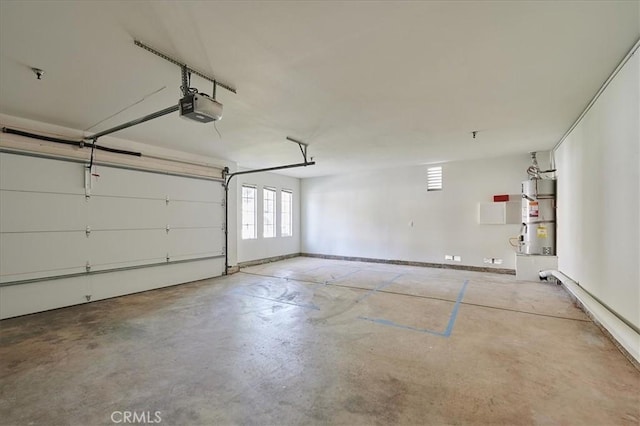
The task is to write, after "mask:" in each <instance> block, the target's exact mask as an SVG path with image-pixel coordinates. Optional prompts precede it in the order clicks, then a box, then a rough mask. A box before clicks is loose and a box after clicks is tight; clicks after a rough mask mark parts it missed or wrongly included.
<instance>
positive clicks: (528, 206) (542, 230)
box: [520, 178, 556, 256]
mask: <svg viewBox="0 0 640 426" xmlns="http://www.w3.org/2000/svg"><path fill="white" fill-rule="evenodd" d="M520 253H523V254H538V255H547V256H553V255H555V254H556V181H555V179H539V178H534V179H530V180H526V181H524V182H522V232H521V234H520Z"/></svg>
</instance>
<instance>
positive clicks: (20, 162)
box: [0, 153, 224, 318]
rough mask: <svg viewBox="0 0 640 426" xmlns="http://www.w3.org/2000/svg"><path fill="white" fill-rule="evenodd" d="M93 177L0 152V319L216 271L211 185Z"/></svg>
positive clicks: (149, 176)
mask: <svg viewBox="0 0 640 426" xmlns="http://www.w3.org/2000/svg"><path fill="white" fill-rule="evenodd" d="M97 174H99V176H93V177H89V175H88V173H87V167H86V165H85V164H84V163H79V162H72V161H63V160H58V159H51V158H40V157H35V156H28V155H19V154H12V153H0V254H1V255H0V317H2V318H7V317H9V316H15V315H21V314H25V313H30V312H37V311H41V310H46V309H52V308H56V307H60V306H67V305H71V304H76V303H83V302H86V301H87V300H97V299H102V298H105V297H113V296H117V295H121V294H127V293H133V292H137V291H143V290H148V289H151V288H157V287H162V286H166V285H172V284H178V283H182V282H187V281H192V280H196V279H202V278H206V277H212V276H219V275H222V273H223V270H224V228H223V225H224V206H223V199H224V191H223V187H222V185H221V183H220V182H219V181H215V180H211V179H199V178H191V177H182V176H174V175H168V174H163V173H156V172H147V171H138V170H131V169H124V168H117V167H111V166H109V167H107V166H100V167H98V168H97ZM142 277H144V278H142Z"/></svg>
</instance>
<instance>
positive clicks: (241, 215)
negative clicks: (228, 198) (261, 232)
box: [240, 184, 258, 240]
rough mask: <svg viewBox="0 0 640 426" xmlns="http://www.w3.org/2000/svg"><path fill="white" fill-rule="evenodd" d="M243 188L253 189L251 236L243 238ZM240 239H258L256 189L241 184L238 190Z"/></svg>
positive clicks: (253, 186)
mask: <svg viewBox="0 0 640 426" xmlns="http://www.w3.org/2000/svg"><path fill="white" fill-rule="evenodd" d="M244 188H248V189H253V191H254V192H253V195H254V196H253V236H252V237H245V236H244V212H245V210H244V208H243V207H244V194H243V192H244ZM240 238H241V239H243V240H255V239H257V238H258V188H257V187H256V186H255V185H249V184H242V186H241V190H240Z"/></svg>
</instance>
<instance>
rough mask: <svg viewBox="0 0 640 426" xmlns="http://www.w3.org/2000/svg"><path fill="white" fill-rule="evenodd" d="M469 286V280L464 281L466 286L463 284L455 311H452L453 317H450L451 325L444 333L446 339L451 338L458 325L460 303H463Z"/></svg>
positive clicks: (454, 307) (448, 325) (449, 324)
mask: <svg viewBox="0 0 640 426" xmlns="http://www.w3.org/2000/svg"><path fill="white" fill-rule="evenodd" d="M467 284H469V280H464V284H462V289H460V293H459V294H458V298H457V299H456V304H455V305H453V311H451V316H450V317H449V323H448V324H447V329H446V330H445V331H444V335H445V336H446V337H449V336H451V332H452V331H453V326H454V324H455V323H456V318H457V317H458V309H459V308H460V303H462V298H463V297H464V292H465V291H466V290H467Z"/></svg>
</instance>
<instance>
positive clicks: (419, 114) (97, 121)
mask: <svg viewBox="0 0 640 426" xmlns="http://www.w3.org/2000/svg"><path fill="white" fill-rule="evenodd" d="M639 37H640V2H638V1H626V2H624V1H620V2H616V1H604V2H597V1H584V2H579V1H571V2H562V1H556V2H525V1H520V2H516V1H512V2H501V1H500V2H489V1H483V2H475V1H474V2H463V1H457V2H391V1H389V2H384V1H379V2H364V1H358V2H356V1H354V2H337V1H331V2H328V1H327V2H325V1H317V2H314V1H305V2H289V1H283V2H275V1H269V2H263V1H228V2H226V1H220V2H213V1H202V2H198V1H192V2H179V1H175V2H173V1H167V2H155V1H154V2H151V1H129V2H125V1H118V2H114V1H112V2H106V1H95V2H91V1H84V2H79V1H78V2H76V1H67V2H57V1H41V2H40V1H29V2H24V1H23V2H18V1H15V2H14V1H2V2H0V112H1V113H5V114H9V115H14V116H18V117H24V118H29V119H34V120H39V121H44V122H48V123H53V124H56V125H60V126H66V127H71V128H74V129H81V130H87V131H89V132H97V131H100V130H104V129H106V128H109V127H112V126H115V125H117V124H120V123H122V122H125V121H128V120H131V119H134V118H138V117H141V116H143V115H146V114H149V113H151V112H155V111H157V110H160V109H163V108H166V107H168V106H171V105H175V104H176V103H177V100H178V99H179V97H180V89H179V86H180V69H179V68H178V67H176V66H175V65H173V64H171V63H169V62H167V61H164V60H163V59H161V58H159V57H157V56H155V55H152V54H151V53H149V52H147V51H145V50H143V49H141V48H139V47H137V46H135V45H134V43H133V41H134V39H137V40H140V41H142V42H144V43H146V44H148V45H149V46H151V47H153V48H155V49H157V50H159V51H162V52H164V53H166V54H168V55H170V56H172V57H175V58H176V59H178V60H180V61H183V62H185V63H187V64H188V65H189V66H190V67H191V68H194V69H197V70H200V71H202V72H204V73H205V74H209V75H212V76H215V78H217V79H219V80H220V81H222V82H225V83H227V84H229V85H231V86H233V87H235V88H237V92H238V93H237V94H233V93H230V92H228V91H226V90H224V89H222V88H218V92H217V98H218V100H219V101H220V102H221V103H223V104H224V117H223V119H222V120H221V121H220V122H218V123H217V126H218V130H219V131H220V133H221V135H222V138H220V137H219V136H218V134H217V133H216V131H215V129H214V127H213V126H212V125H211V124H208V125H204V124H199V123H194V122H189V121H186V120H183V119H181V118H179V117H178V114H177V113H174V114H172V115H170V116H165V117H162V118H158V119H156V120H153V121H150V122H147V123H144V124H141V125H138V126H135V127H132V128H130V129H127V130H124V131H122V132H119V133H117V134H115V135H114V136H117V137H119V138H123V139H129V140H133V141H138V142H144V143H148V144H152V145H157V146H161V147H166V148H172V149H177V150H181V151H185V152H189V153H192V154H197V155H205V156H210V157H217V158H223V159H227V160H231V161H235V162H237V163H238V164H239V165H241V166H244V167H249V168H261V167H271V166H276V165H280V164H287V163H291V162H299V161H301V160H302V156H301V155H300V152H299V150H298V147H297V146H296V145H295V144H292V143H291V142H287V141H286V140H285V138H286V136H292V137H294V138H297V139H301V140H303V141H306V142H308V143H309V153H310V155H311V156H313V157H314V159H315V160H316V161H317V163H318V164H317V165H316V166H314V167H307V168H304V169H290V170H288V171H285V172H284V173H287V174H289V175H292V176H298V177H308V176H318V175H326V174H334V173H344V172H348V171H355V170H362V169H368V168H383V167H392V166H401V165H414V164H425V163H434V162H441V161H451V160H462V159H472V158H483V157H495V156H501V155H508V154H513V153H524V152H528V151H532V150H544V149H549V148H551V147H553V145H554V144H555V143H556V142H557V141H558V140H559V139H560V138H561V136H562V135H563V133H564V132H565V131H566V130H567V128H568V127H569V126H570V125H571V124H572V122H573V121H574V120H575V119H576V117H577V116H578V115H579V114H580V113H581V111H582V110H583V109H584V107H585V106H586V104H587V103H588V102H589V100H590V99H591V97H592V96H593V95H594V94H595V92H596V91H597V90H598V88H599V87H600V85H601V84H602V83H603V82H604V80H605V79H606V78H607V77H608V75H609V74H610V73H611V72H612V71H613V69H614V68H615V67H616V65H617V64H618V62H619V61H620V60H621V59H622V58H623V57H624V56H625V54H626V53H627V52H628V50H629V49H630V48H631V47H632V46H633V45H634V43H635V42H636V41H637V40H638V38H639ZM31 67H38V68H42V69H43V70H45V72H46V74H45V76H44V78H43V80H41V81H38V80H36V78H35V75H34V73H33V72H32V71H31V69H30V68H31ZM192 86H195V87H197V88H198V89H200V90H201V91H205V92H209V93H210V92H211V84H210V83H206V82H205V81H203V80H200V79H199V78H198V77H193V79H192ZM123 109H124V111H122V112H120V113H118V114H116V113H117V112H119V111H121V110H123ZM114 114H115V116H114ZM111 116H113V117H111ZM108 117H111V118H108ZM107 118H108V119H107ZM472 131H478V134H477V137H476V138H475V139H473V138H472V136H471V132H472Z"/></svg>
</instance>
